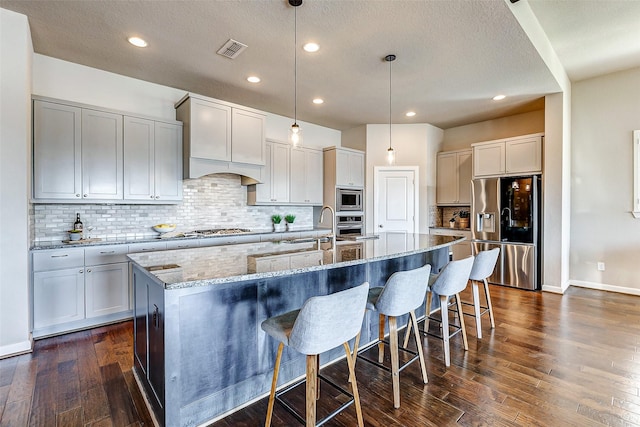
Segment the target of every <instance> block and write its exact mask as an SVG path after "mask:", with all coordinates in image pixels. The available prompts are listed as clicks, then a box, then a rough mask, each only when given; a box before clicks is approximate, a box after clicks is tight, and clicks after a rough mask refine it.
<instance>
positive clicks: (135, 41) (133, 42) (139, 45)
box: [127, 37, 148, 47]
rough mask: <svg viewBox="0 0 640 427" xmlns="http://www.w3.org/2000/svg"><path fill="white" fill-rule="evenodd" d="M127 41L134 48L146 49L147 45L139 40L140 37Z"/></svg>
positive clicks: (130, 38)
mask: <svg viewBox="0 0 640 427" xmlns="http://www.w3.org/2000/svg"><path fill="white" fill-rule="evenodd" d="M127 40H129V43H131V44H132V45H134V46H136V47H147V44H148V43H147V42H146V41H145V40H143V39H141V38H140V37H129V38H128V39H127Z"/></svg>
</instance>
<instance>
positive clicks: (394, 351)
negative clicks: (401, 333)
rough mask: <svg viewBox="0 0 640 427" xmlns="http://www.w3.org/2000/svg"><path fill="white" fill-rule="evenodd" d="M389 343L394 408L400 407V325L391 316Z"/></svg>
mask: <svg viewBox="0 0 640 427" xmlns="http://www.w3.org/2000/svg"><path fill="white" fill-rule="evenodd" d="M389 343H390V344H391V348H390V349H389V352H390V353H391V382H392V386H393V407H394V408H396V409H397V408H399V407H400V362H399V360H398V324H397V322H396V318H395V316H389Z"/></svg>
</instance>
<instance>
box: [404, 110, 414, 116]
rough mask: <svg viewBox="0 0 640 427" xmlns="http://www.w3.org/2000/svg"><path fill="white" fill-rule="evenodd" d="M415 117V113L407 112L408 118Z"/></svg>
mask: <svg viewBox="0 0 640 427" xmlns="http://www.w3.org/2000/svg"><path fill="white" fill-rule="evenodd" d="M415 115H416V112H415V111H407V114H406V116H407V117H413V116H415Z"/></svg>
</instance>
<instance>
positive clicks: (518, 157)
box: [505, 136, 542, 174]
mask: <svg viewBox="0 0 640 427" xmlns="http://www.w3.org/2000/svg"><path fill="white" fill-rule="evenodd" d="M505 151H506V162H505V163H506V168H505V169H506V173H508V174H515V173H538V172H542V137H540V136H535V137H529V138H517V139H509V140H507V141H506V142H505Z"/></svg>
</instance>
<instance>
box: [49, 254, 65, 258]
mask: <svg viewBox="0 0 640 427" xmlns="http://www.w3.org/2000/svg"><path fill="white" fill-rule="evenodd" d="M66 256H69V254H64V255H51V258H64V257H66Z"/></svg>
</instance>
